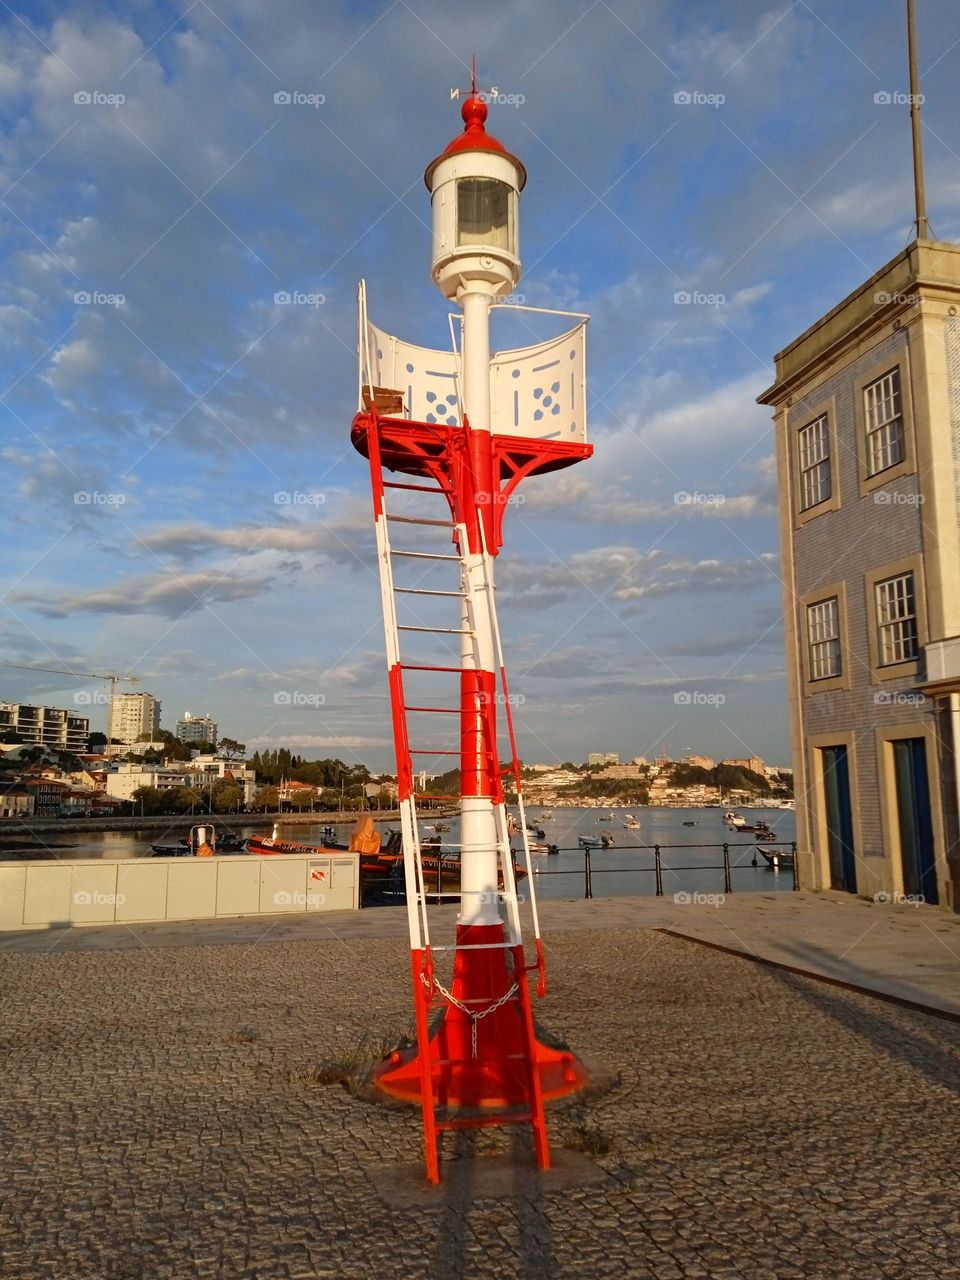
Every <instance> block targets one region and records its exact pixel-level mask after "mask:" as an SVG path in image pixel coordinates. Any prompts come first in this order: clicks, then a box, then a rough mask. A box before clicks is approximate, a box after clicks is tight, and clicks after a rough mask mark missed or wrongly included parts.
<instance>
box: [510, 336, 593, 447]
mask: <svg viewBox="0 0 960 1280" xmlns="http://www.w3.org/2000/svg"><path fill="white" fill-rule="evenodd" d="M586 327H587V326H586V321H583V322H582V323H581V324H578V325H577V326H576V328H575V329H570V330H569V331H568V332H567V333H563V334H561V335H560V337H559V338H552V339H551V340H550V341H549V342H541V343H538V344H537V345H536V346H533V347H520V348H518V349H517V350H514V351H498V352H497V353H496V354H495V355H494V357H493V360H492V362H491V367H490V379H491V387H490V392H491V395H490V399H491V404H492V409H493V422H492V424H491V426H492V430H493V431H494V433H495V434H496V435H503V436H528V437H532V438H534V439H537V440H564V441H574V442H577V443H579V442H581V441H583V440H585V439H586V436H587V405H586V386H585V378H584V372H585V354H586V340H585V339H586Z"/></svg>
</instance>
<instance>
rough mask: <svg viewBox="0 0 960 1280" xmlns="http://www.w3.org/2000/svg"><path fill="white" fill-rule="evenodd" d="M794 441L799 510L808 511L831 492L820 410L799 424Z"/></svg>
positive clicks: (827, 440)
mask: <svg viewBox="0 0 960 1280" xmlns="http://www.w3.org/2000/svg"><path fill="white" fill-rule="evenodd" d="M797 443H798V446H799V450H800V510H801V511H809V509H810V508H811V507H815V506H817V504H818V503H820V502H826V500H827V499H828V498H829V497H830V493H831V476H830V429H829V424H828V422H827V415H826V414H823V415H822V416H821V417H819V418H817V420H816V421H815V422H811V423H810V424H809V426H806V427H802V428H801V430H800V432H799V434H798V437H797Z"/></svg>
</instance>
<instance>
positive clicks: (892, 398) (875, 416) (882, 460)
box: [863, 365, 906, 479]
mask: <svg viewBox="0 0 960 1280" xmlns="http://www.w3.org/2000/svg"><path fill="white" fill-rule="evenodd" d="M863 424H864V445H865V450H864V452H865V458H866V464H867V465H866V470H867V479H872V478H873V477H874V476H877V475H880V473H881V472H883V471H889V470H890V468H891V467H895V466H897V465H898V464H899V463H901V462H903V461H904V459H905V458H906V441H905V438H904V424H903V384H902V381H901V376H900V366H899V365H895V366H894V367H893V368H892V369H888V370H887V371H886V373H883V374H881V375H880V377H879V378H874V380H873V381H872V382H868V383H867V384H866V386H865V387H864V388H863Z"/></svg>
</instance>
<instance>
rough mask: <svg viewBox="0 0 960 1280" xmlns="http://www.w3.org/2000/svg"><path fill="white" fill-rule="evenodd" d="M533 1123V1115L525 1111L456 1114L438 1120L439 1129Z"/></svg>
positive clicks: (479, 1127) (480, 1127)
mask: <svg viewBox="0 0 960 1280" xmlns="http://www.w3.org/2000/svg"><path fill="white" fill-rule="evenodd" d="M501 1124H533V1116H532V1114H530V1113H529V1112H524V1113H523V1114H521V1115H518V1116H511V1115H505V1114H499V1115H498V1114H496V1113H494V1114H492V1115H485V1116H455V1117H454V1118H453V1119H451V1120H437V1121H436V1126H437V1128H438V1129H483V1128H486V1127H487V1126H488V1125H501Z"/></svg>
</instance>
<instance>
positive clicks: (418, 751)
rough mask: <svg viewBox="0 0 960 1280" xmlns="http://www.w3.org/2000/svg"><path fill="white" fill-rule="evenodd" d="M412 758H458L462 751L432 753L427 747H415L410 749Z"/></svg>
mask: <svg viewBox="0 0 960 1280" xmlns="http://www.w3.org/2000/svg"><path fill="white" fill-rule="evenodd" d="M410 754H411V755H412V756H458V755H460V754H461V753H460V751H431V750H429V748H427V747H413V748H411V749H410Z"/></svg>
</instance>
